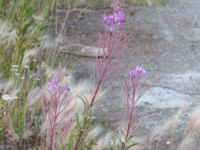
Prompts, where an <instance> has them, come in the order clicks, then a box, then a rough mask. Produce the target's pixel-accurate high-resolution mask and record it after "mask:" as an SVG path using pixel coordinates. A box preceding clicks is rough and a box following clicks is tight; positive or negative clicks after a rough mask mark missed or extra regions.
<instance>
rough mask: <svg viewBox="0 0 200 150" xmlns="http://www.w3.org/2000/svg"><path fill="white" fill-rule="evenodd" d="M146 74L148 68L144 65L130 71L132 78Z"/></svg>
mask: <svg viewBox="0 0 200 150" xmlns="http://www.w3.org/2000/svg"><path fill="white" fill-rule="evenodd" d="M145 74H146V70H145V69H144V68H142V67H139V66H137V67H136V68H135V69H134V70H130V71H129V75H130V77H131V78H134V79H136V78H140V77H142V76H144V75H145Z"/></svg>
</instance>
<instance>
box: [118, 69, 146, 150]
mask: <svg viewBox="0 0 200 150" xmlns="http://www.w3.org/2000/svg"><path fill="white" fill-rule="evenodd" d="M144 75H146V70H145V69H144V68H143V67H139V66H137V67H136V68H135V69H132V70H130V71H129V77H128V78H127V79H125V80H124V82H123V86H122V87H123V90H124V92H125V96H126V103H127V109H128V113H127V116H128V120H127V127H126V131H125V138H124V144H123V145H122V148H121V150H126V145H127V143H128V141H129V140H130V139H131V137H133V135H134V133H135V132H136V130H137V128H136V129H133V124H134V121H135V104H136V102H137V101H138V100H139V99H140V98H141V97H142V96H143V95H144V94H145V93H146V92H147V91H148V90H149V86H141V84H140V83H139V82H140V79H141V78H142V77H144Z"/></svg>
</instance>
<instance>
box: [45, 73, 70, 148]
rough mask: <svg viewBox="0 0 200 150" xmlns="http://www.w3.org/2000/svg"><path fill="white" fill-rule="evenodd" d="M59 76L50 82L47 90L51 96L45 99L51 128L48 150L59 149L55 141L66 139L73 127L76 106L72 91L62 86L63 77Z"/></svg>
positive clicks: (48, 137)
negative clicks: (71, 94)
mask: <svg viewBox="0 0 200 150" xmlns="http://www.w3.org/2000/svg"><path fill="white" fill-rule="evenodd" d="M59 73H61V72H59ZM59 73H58V74H59ZM58 74H57V76H55V77H54V78H53V79H52V80H51V81H50V82H49V84H48V87H47V89H48V92H49V94H50V96H49V97H45V99H44V103H45V107H46V118H47V119H46V120H47V122H48V126H49V130H48V131H47V133H48V134H47V147H48V150H53V149H57V145H56V144H55V143H56V142H55V139H57V140H61V139H62V138H63V137H64V136H65V137H66V136H67V135H68V133H69V131H70V129H71V127H72V126H73V120H72V115H71V114H73V112H74V105H73V104H72V102H71V100H72V98H71V97H70V89H69V87H68V86H67V85H60V83H59V81H60V79H61V76H62V75H58Z"/></svg>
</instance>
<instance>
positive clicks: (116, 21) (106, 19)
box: [102, 9, 126, 32]
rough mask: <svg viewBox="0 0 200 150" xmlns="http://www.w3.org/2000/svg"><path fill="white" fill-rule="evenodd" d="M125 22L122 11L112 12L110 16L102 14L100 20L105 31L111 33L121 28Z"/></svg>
mask: <svg viewBox="0 0 200 150" xmlns="http://www.w3.org/2000/svg"><path fill="white" fill-rule="evenodd" d="M125 22H126V19H125V13H124V11H123V10H122V9H119V10H116V11H114V12H113V14H112V15H106V14H104V15H103V18H102V23H103V25H104V27H105V29H106V30H108V31H111V32H112V31H115V30H118V29H119V28H121V27H122V26H123V25H124V24H125Z"/></svg>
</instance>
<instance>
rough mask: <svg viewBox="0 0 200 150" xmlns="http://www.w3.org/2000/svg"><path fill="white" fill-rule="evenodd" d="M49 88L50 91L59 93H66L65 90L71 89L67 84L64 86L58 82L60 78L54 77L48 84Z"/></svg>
mask: <svg viewBox="0 0 200 150" xmlns="http://www.w3.org/2000/svg"><path fill="white" fill-rule="evenodd" d="M48 90H49V91H53V92H55V93H57V94H62V93H65V92H69V91H70V89H69V87H68V86H67V85H65V86H62V85H59V83H58V78H53V79H52V80H51V81H50V82H49V84H48Z"/></svg>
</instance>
